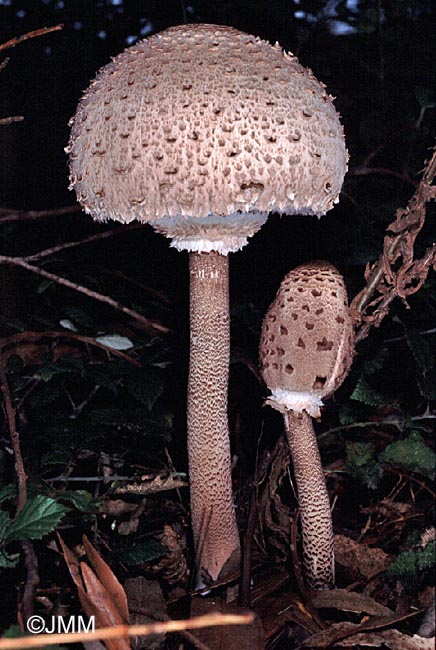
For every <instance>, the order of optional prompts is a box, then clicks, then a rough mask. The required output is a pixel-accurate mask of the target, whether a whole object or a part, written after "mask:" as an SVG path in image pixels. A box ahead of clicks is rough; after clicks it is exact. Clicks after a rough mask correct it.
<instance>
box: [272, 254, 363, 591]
mask: <svg viewBox="0 0 436 650" xmlns="http://www.w3.org/2000/svg"><path fill="white" fill-rule="evenodd" d="M353 352H354V333H353V324H352V319H351V316H350V313H349V309H348V301H347V292H346V289H345V285H344V281H343V279H342V276H341V275H340V274H339V272H338V271H337V270H336V269H335V267H334V266H332V265H331V264H329V263H328V262H309V263H307V264H303V265H301V266H299V267H297V268H296V269H294V270H293V271H291V272H290V273H289V274H288V275H287V276H286V277H285V278H284V279H283V281H282V283H281V285H280V288H279V290H278V292H277V295H276V297H275V299H274V301H273V302H272V304H271V305H270V307H269V309H268V312H267V314H266V316H265V318H264V321H263V325H262V335H261V343H260V362H261V372H262V377H263V379H264V381H265V383H266V385H267V386H268V388H269V390H270V391H271V396H270V397H269V398H268V399H267V401H266V403H267V404H269V405H270V406H272V407H273V408H274V409H277V410H278V411H280V412H281V413H283V417H284V422H285V429H286V434H287V439H288V442H289V447H290V450H291V456H292V462H293V466H294V474H295V480H296V484H297V493H298V504H299V511H300V517H301V528H302V538H303V565H304V570H305V578H306V582H307V584H308V586H309V587H310V588H313V589H329V588H331V587H333V586H334V555H333V527H332V518H331V512H330V502H329V496H328V492H327V487H326V484H325V479H324V473H323V469H322V464H321V458H320V454H319V450H318V444H317V440H316V435H315V431H314V429H313V424H312V417H315V418H317V417H320V406H322V404H323V401H322V400H323V399H325V398H327V397H330V396H331V395H332V393H333V392H334V391H335V390H336V389H337V388H338V387H339V386H340V385H341V383H342V382H343V380H344V379H345V377H346V376H347V374H348V371H349V369H350V366H351V362H352V359H353Z"/></svg>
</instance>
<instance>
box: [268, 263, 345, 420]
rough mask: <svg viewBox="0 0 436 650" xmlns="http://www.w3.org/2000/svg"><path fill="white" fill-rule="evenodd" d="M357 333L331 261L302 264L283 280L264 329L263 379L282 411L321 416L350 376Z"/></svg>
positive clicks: (269, 401)
mask: <svg viewBox="0 0 436 650" xmlns="http://www.w3.org/2000/svg"><path fill="white" fill-rule="evenodd" d="M353 353H354V333H353V323H352V319H351V315H350V312H349V309H348V300H347V292H346V288H345V284H344V281H343V278H342V276H341V274H340V273H339V272H338V271H337V269H336V268H335V267H334V266H332V265H331V264H329V263H328V262H323V261H315V262H309V263H307V264H303V265H301V266H299V267H297V268H296V269H294V270H293V271H291V272H290V273H289V274H288V275H287V276H285V278H284V279H283V281H282V283H281V285H280V288H279V290H278V292H277V295H276V297H275V299H274V301H273V302H272V304H271V306H270V307H269V309H268V312H267V314H266V316H265V318H264V321H263V325H262V335H261V343H260V362H261V372H262V377H263V379H264V381H265V383H266V385H267V386H268V388H269V389H270V391H271V393H272V396H271V398H269V399H268V404H270V405H271V406H273V407H275V408H277V409H278V410H283V411H286V410H293V411H297V412H298V411H303V410H304V411H307V412H308V413H309V414H310V415H312V416H314V417H319V414H320V412H319V407H320V406H322V403H323V402H322V400H323V398H326V397H329V396H330V395H331V394H332V393H333V392H334V391H335V390H336V389H337V388H338V387H339V386H340V385H341V383H342V382H343V380H344V379H345V377H346V376H347V374H348V371H349V369H350V366H351V362H352V359H353Z"/></svg>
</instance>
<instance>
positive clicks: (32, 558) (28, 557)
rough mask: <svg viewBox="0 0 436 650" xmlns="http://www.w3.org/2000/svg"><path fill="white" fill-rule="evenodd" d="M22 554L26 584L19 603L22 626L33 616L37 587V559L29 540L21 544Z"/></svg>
mask: <svg viewBox="0 0 436 650" xmlns="http://www.w3.org/2000/svg"><path fill="white" fill-rule="evenodd" d="M21 547H22V549H23V553H24V565H25V567H26V574H27V575H26V582H25V585H24V592H23V600H22V602H21V612H22V616H23V621H24V625H26V623H27V621H28V620H29V618H31V617H32V616H33V601H34V599H35V594H36V590H37V588H38V585H39V573H38V558H37V557H36V553H35V550H34V548H33V544H32V542H31V540H30V539H25V540H23V541H22V542H21Z"/></svg>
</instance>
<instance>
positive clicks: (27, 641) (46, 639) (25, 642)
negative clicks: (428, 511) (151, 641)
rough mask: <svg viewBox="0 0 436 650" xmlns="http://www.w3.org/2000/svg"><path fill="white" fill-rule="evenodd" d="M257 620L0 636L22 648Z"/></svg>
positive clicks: (6, 648) (0, 642)
mask: <svg viewBox="0 0 436 650" xmlns="http://www.w3.org/2000/svg"><path fill="white" fill-rule="evenodd" d="M253 621H254V614H252V613H248V614H218V613H212V614H206V615H205V616H197V617H196V618H191V619H189V620H179V621H165V622H162V623H150V624H149V625H117V626H115V627H104V628H100V629H99V630H95V632H77V633H71V634H68V633H65V634H36V635H34V636H29V637H25V638H23V637H21V638H20V639H0V650H19V649H24V648H39V647H41V646H46V645H47V646H48V645H55V644H58V643H79V642H82V641H85V642H89V641H96V640H101V641H104V640H106V639H123V638H124V639H125V638H127V637H130V636H150V635H152V634H167V633H168V632H180V631H182V630H198V629H200V628H203V627H215V626H221V625H249V624H250V623H252V622H253Z"/></svg>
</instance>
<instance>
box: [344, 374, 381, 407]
mask: <svg viewBox="0 0 436 650" xmlns="http://www.w3.org/2000/svg"><path fill="white" fill-rule="evenodd" d="M350 399H354V400H356V401H357V402H362V404H366V406H383V405H384V404H387V400H386V398H385V397H383V395H381V393H379V392H378V391H377V390H376V389H375V388H373V387H372V386H371V385H370V384H369V383H368V382H367V380H366V379H365V378H364V377H361V379H359V381H358V382H357V385H356V388H355V389H354V390H353V392H352V394H351V395H350Z"/></svg>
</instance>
